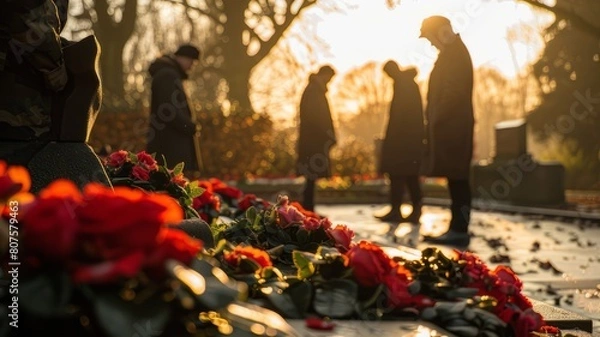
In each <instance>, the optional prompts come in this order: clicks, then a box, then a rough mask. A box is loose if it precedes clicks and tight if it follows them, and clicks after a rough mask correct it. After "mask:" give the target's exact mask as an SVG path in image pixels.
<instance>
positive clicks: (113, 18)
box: [71, 0, 138, 101]
mask: <svg viewBox="0 0 600 337" xmlns="http://www.w3.org/2000/svg"><path fill="white" fill-rule="evenodd" d="M73 5H74V6H71V8H72V9H73V11H72V13H71V14H72V18H74V19H75V20H77V21H84V23H83V27H86V26H89V28H91V29H92V30H93V31H94V33H95V35H96V37H97V38H98V41H99V42H100V45H101V46H102V57H101V58H100V71H101V75H102V85H103V91H104V93H105V95H108V98H109V101H110V98H111V97H116V98H120V97H123V96H124V93H125V91H124V89H123V88H124V85H123V84H124V73H123V50H124V48H125V44H127V42H128V41H129V39H130V38H131V36H132V35H133V32H134V30H135V26H136V21H137V17H138V0H120V1H110V0H94V1H91V0H79V2H78V3H77V2H75V3H74V4H73ZM85 22H89V23H91V25H86V24H85Z"/></svg>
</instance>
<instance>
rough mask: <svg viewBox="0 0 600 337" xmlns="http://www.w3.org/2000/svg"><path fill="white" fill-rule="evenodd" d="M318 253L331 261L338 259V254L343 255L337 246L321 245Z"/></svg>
mask: <svg viewBox="0 0 600 337" xmlns="http://www.w3.org/2000/svg"><path fill="white" fill-rule="evenodd" d="M316 255H317V256H318V257H320V258H322V259H325V260H328V261H331V260H334V259H336V258H337V257H338V256H341V255H342V254H341V253H340V251H339V250H338V249H337V248H335V247H326V246H319V248H317V252H316Z"/></svg>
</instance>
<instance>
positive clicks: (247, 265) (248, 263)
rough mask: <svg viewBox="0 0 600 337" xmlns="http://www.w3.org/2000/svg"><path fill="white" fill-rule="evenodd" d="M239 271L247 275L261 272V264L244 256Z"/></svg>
mask: <svg viewBox="0 0 600 337" xmlns="http://www.w3.org/2000/svg"><path fill="white" fill-rule="evenodd" d="M238 268H239V270H240V271H241V272H246V273H254V272H256V271H257V270H259V269H260V268H261V266H260V264H258V262H256V261H254V260H252V259H250V258H247V257H245V256H242V257H241V259H240V265H239V266H238Z"/></svg>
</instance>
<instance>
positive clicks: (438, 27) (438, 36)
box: [419, 15, 456, 50]
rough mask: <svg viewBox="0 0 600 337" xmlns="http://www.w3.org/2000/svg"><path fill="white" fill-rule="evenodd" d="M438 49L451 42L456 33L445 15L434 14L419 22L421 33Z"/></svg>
mask: <svg viewBox="0 0 600 337" xmlns="http://www.w3.org/2000/svg"><path fill="white" fill-rule="evenodd" d="M419 37H424V38H426V39H427V40H429V42H431V44H432V45H433V46H434V47H436V48H437V49H439V50H442V49H444V48H445V46H446V45H448V44H449V43H452V42H453V41H454V40H455V39H456V33H454V30H453V29H452V24H451V23H450V20H448V19H447V18H446V17H443V16H439V15H434V16H430V17H428V18H426V19H425V20H423V23H422V24H421V35H420V36H419Z"/></svg>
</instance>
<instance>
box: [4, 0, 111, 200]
mask: <svg viewBox="0 0 600 337" xmlns="http://www.w3.org/2000/svg"><path fill="white" fill-rule="evenodd" d="M67 12H68V0H9V1H5V2H3V5H2V11H1V12H0V88H1V89H0V159H1V160H5V161H7V162H8V163H9V164H14V165H23V166H26V167H27V168H28V169H29V172H30V175H31V183H32V185H31V191H32V192H34V193H37V192H38V191H39V190H40V189H42V188H43V187H45V186H47V185H48V184H49V183H51V182H52V181H54V180H56V179H59V178H66V179H70V180H72V181H74V182H75V183H76V184H78V186H79V187H83V186H84V185H86V184H87V183H89V182H91V181H96V182H101V183H104V184H106V185H110V182H109V180H108V177H107V175H106V172H105V171H104V168H103V166H102V163H101V162H100V160H99V159H98V157H97V156H96V154H95V153H94V151H93V150H92V148H91V147H89V146H88V145H87V141H88V137H89V135H90V133H91V130H92V127H93V125H94V122H95V118H96V115H97V113H98V111H99V108H100V100H101V94H100V91H99V88H100V79H99V78H98V74H97V72H96V66H97V62H98V44H97V41H96V39H95V38H94V37H93V36H88V37H86V38H84V39H82V40H81V41H78V42H72V41H68V40H65V39H63V38H61V37H60V35H59V34H60V32H61V31H62V29H63V27H64V26H65V24H66V20H67Z"/></svg>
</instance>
